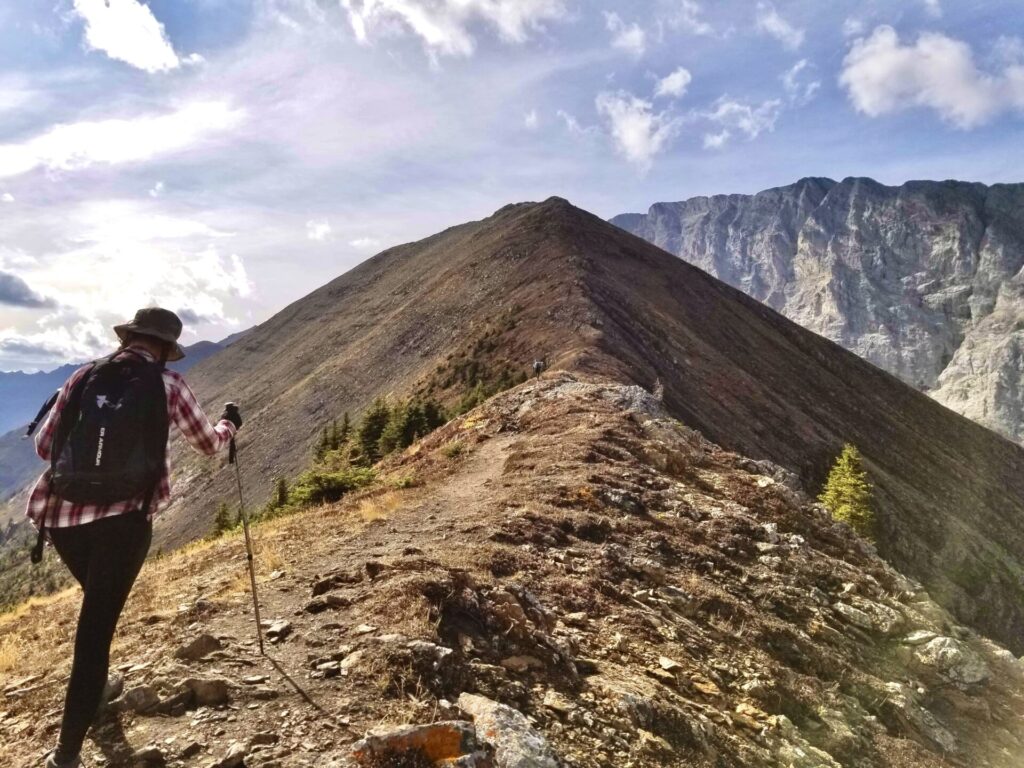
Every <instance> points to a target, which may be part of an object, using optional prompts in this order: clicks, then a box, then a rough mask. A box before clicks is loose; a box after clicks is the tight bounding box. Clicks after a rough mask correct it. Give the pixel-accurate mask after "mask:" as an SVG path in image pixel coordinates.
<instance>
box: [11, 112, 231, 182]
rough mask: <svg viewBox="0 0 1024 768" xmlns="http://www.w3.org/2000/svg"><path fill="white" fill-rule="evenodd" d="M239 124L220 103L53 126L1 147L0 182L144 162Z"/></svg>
mask: <svg viewBox="0 0 1024 768" xmlns="http://www.w3.org/2000/svg"><path fill="white" fill-rule="evenodd" d="M241 119H242V112H241V111H240V110H236V109H232V108H231V107H229V106H228V105H227V104H225V103H224V102H219V101H208V102H194V103H192V104H188V105H186V106H184V107H181V108H179V109H177V110H176V111H174V112H171V113H169V114H164V115H145V116H142V117H134V118H113V119H110V120H98V121H93V122H79V123H65V124H60V125H56V126H54V127H53V128H51V129H50V130H49V131H47V132H46V133H44V134H41V135H39V136H36V137H35V138H32V139H28V140H27V141H25V142H22V143H20V144H0V178H4V177H8V176H17V175H19V174H22V173H27V172H28V171H31V170H33V169H35V168H40V167H42V168H46V169H48V170H63V171H68V170H77V169H81V168H88V167H89V166H91V165H94V164H97V163H108V164H119V163H130V162H139V161H144V160H149V159H150V158H153V157H156V156H158V155H165V154H169V153H172V152H178V151H181V150H183V149H186V148H189V147H191V146H193V145H196V144H199V143H200V142H202V141H203V140H204V139H206V138H207V136H208V135H210V134H213V133H217V132H220V131H225V130H227V129H229V128H232V127H234V126H235V125H237V124H238V123H239V122H240V121H241Z"/></svg>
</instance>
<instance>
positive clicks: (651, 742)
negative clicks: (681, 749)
mask: <svg viewBox="0 0 1024 768" xmlns="http://www.w3.org/2000/svg"><path fill="white" fill-rule="evenodd" d="M636 735H637V740H636V742H635V744H634V745H633V751H634V752H635V753H636V755H637V757H640V758H645V759H647V760H651V761H655V762H651V763H649V764H650V765H652V766H653V765H660V764H661V761H663V760H664V759H665V758H667V757H670V756H671V755H672V753H673V752H674V750H673V749H672V745H671V744H669V743H668V742H667V741H665V739H663V738H661V736H658V735H656V734H653V733H651V732H650V731H645V730H644V729H643V728H638V729H637V734H636Z"/></svg>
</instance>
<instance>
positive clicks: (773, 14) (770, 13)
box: [756, 3, 804, 50]
mask: <svg viewBox="0 0 1024 768" xmlns="http://www.w3.org/2000/svg"><path fill="white" fill-rule="evenodd" d="M756 23H757V29H758V30H759V31H760V32H763V33H764V34H766V35H769V36H771V37H774V38H775V39H776V40H778V41H779V42H780V43H782V45H783V46H785V47H786V48H788V49H790V50H796V49H797V48H799V47H800V46H801V45H803V42H804V31H803V30H802V29H798V28H797V27H794V26H793V25H792V24H790V23H789V22H788V21H786V19H784V18H783V17H782V16H781V15H780V14H779V12H778V11H777V10H775V6H774V5H772V4H771V3H758V4H757V20H756Z"/></svg>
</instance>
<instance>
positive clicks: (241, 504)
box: [228, 437, 266, 656]
mask: <svg viewBox="0 0 1024 768" xmlns="http://www.w3.org/2000/svg"><path fill="white" fill-rule="evenodd" d="M228 464H234V465H235V482H236V483H237V485H238V516H239V517H241V518H242V530H243V531H245V553H246V557H247V558H248V560H249V581H250V582H251V583H252V607H253V609H254V610H255V612H256V639H257V640H259V643H260V656H266V653H264V652H263V627H262V625H261V623H260V599H259V595H257V593H256V565H255V563H254V562H253V556H252V538H251V537H250V536H249V516H248V515H246V514H245V497H244V496H243V495H242V471H241V470H240V469H239V468H238V448H236V447H235V438H233V437H232V438H231V444H230V446H229V447H228Z"/></svg>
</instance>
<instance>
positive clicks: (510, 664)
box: [501, 656, 544, 673]
mask: <svg viewBox="0 0 1024 768" xmlns="http://www.w3.org/2000/svg"><path fill="white" fill-rule="evenodd" d="M501 666H503V667H504V668H505V669H507V670H509V671H510V672H519V673H522V672H528V671H530V670H531V669H544V662H543V661H541V660H540V659H538V658H537V657H536V656H509V657H508V658H506V659H502V660H501Z"/></svg>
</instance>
